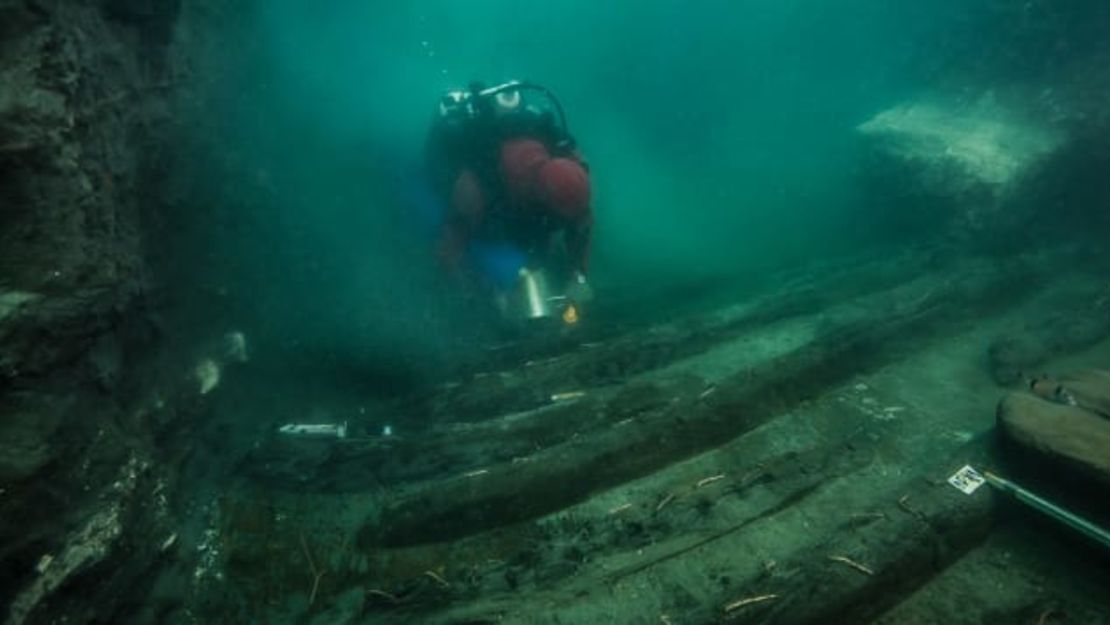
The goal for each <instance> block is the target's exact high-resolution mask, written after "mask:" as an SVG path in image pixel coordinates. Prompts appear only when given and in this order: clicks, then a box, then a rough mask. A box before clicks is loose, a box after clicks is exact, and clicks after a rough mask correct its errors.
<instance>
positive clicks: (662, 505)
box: [655, 493, 674, 512]
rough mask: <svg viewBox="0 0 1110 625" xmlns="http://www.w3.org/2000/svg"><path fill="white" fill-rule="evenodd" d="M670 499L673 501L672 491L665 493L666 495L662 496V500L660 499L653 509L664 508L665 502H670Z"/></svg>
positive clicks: (657, 510)
mask: <svg viewBox="0 0 1110 625" xmlns="http://www.w3.org/2000/svg"><path fill="white" fill-rule="evenodd" d="M672 501H674V493H667V496H666V497H664V498H663V501H660V502H659V505H658V506H655V511H656V512H659V511H660V510H662V509H663V508H665V507H666V506H667V504H669V503H671V502H672Z"/></svg>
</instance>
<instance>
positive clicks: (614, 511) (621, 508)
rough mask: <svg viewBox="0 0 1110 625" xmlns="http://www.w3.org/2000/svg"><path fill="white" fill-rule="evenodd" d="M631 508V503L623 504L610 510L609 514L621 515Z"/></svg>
mask: <svg viewBox="0 0 1110 625" xmlns="http://www.w3.org/2000/svg"><path fill="white" fill-rule="evenodd" d="M631 507H632V504H630V503H622V504H621V505H619V506H617V507H615V508H610V509H609V514H619V513H621V512H624V511H625V510H627V509H629V508H631Z"/></svg>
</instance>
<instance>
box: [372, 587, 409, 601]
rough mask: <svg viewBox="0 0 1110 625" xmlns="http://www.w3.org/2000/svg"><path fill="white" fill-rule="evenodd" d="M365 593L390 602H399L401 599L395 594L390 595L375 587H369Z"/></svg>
mask: <svg viewBox="0 0 1110 625" xmlns="http://www.w3.org/2000/svg"><path fill="white" fill-rule="evenodd" d="M366 594H368V595H374V596H375V597H382V598H383V599H386V600H388V601H389V602H390V603H401V600H400V599H398V598H397V595H392V594H390V593H388V592H386V591H384V590H379V589H377V588H371V589H370V590H367V591H366Z"/></svg>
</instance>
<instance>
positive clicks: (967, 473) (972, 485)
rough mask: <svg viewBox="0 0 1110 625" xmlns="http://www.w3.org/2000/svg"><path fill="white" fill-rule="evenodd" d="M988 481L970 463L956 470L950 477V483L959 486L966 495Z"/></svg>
mask: <svg viewBox="0 0 1110 625" xmlns="http://www.w3.org/2000/svg"><path fill="white" fill-rule="evenodd" d="M986 481H987V480H986V478H984V477H983V476H982V475H979V472H978V471H976V470H975V469H973V468H972V467H971V465H969V464H965V465H964V468H962V469H960V470H959V471H956V472H955V473H953V474H952V477H950V478H948V483H949V484H951V485H952V486H955V487H956V488H958V489H959V490H960V492H962V493H963V494H965V495H970V494H971V493H974V492H975V491H976V490H978V488H979V487H980V486H982V485H983V483H984V482H986Z"/></svg>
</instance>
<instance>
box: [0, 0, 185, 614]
mask: <svg viewBox="0 0 1110 625" xmlns="http://www.w3.org/2000/svg"><path fill="white" fill-rule="evenodd" d="M176 5H177V2H176V0H146V1H127V2H123V1H112V2H98V1H92V0H84V1H82V0H45V1H39V0H0V414H2V415H3V418H2V419H0V493H3V498H2V499H0V517H3V518H4V519H7V520H8V521H9V522H8V523H5V524H3V527H2V528H0V571H2V572H0V605H2V606H3V608H2V609H3V613H4V614H6V616H5V617H2V618H5V619H6V622H12V623H21V622H25V621H26V622H56V619H57V618H58V615H61V614H77V613H79V611H74V610H71V609H70V608H73V606H74V605H95V604H96V603H100V604H101V605H103V606H104V608H105V611H104V612H103V614H106V615H110V614H111V613H112V610H113V607H114V605H116V604H118V603H120V602H121V601H124V600H125V598H126V596H127V595H126V593H125V592H122V588H124V587H127V586H130V585H132V584H134V583H135V582H136V580H137V579H139V575H140V574H141V570H139V569H135V570H132V569H129V568H127V567H123V566H117V565H118V564H119V562H120V561H121V560H122V559H134V560H135V562H136V563H137V564H141V562H142V561H143V559H144V558H146V557H148V554H149V552H150V550H152V549H154V548H155V547H156V545H154V546H150V545H143V546H141V547H139V548H137V549H136V548H132V549H131V550H130V552H129V555H127V556H126V558H125V556H124V554H123V551H122V550H121V547H122V546H123V545H124V544H125V543H126V541H127V540H132V539H134V538H136V537H138V536H141V535H143V532H140V531H136V530H135V529H133V528H132V527H130V526H131V525H134V524H137V523H139V522H140V520H142V522H143V523H146V524H147V525H150V519H151V514H150V510H151V509H152V508H151V506H150V496H149V491H150V489H151V488H152V487H153V484H155V483H156V482H160V480H161V476H159V475H156V474H155V473H152V472H150V471H147V470H146V467H147V466H149V464H150V462H149V460H148V458H149V456H150V454H151V450H150V448H149V447H148V445H147V443H146V441H147V432H146V430H147V429H149V428H147V427H146V426H145V425H142V424H139V423H137V422H136V421H135V420H134V419H132V418H127V417H125V416H124V412H125V406H127V405H128V403H129V402H130V401H131V400H132V399H133V398H132V397H131V396H130V394H129V393H128V392H126V390H125V388H124V386H123V385H124V383H125V381H124V378H125V377H127V371H128V369H129V368H133V367H132V365H133V364H134V363H133V362H132V361H131V357H132V356H133V355H134V354H135V353H136V350H137V349H138V348H139V347H140V346H141V345H144V344H145V343H146V339H145V338H141V337H140V336H139V334H138V333H134V332H132V331H131V330H129V329H128V328H134V327H142V326H143V323H142V321H141V320H142V318H143V315H142V314H140V312H139V310H138V306H139V299H140V298H139V297H138V295H139V294H141V293H142V292H143V290H144V282H145V275H146V268H145V266H146V261H145V258H144V252H143V248H144V241H143V237H142V226H143V224H142V222H143V218H145V217H148V216H151V213H150V212H148V211H151V210H153V209H152V208H151V207H152V206H153V203H152V202H151V201H150V199H151V197H152V192H151V186H150V184H149V181H150V180H151V179H152V175H153V174H155V173H156V172H155V169H156V168H157V167H158V163H159V161H160V158H159V154H160V148H159V146H164V145H165V144H166V141H165V136H164V135H165V133H164V132H163V131H164V130H165V129H166V124H165V121H166V120H167V119H168V117H167V113H168V108H167V106H166V102H167V99H166V97H164V96H167V95H168V91H169V89H170V88H171V87H172V86H173V85H174V84H176V82H177V78H176V77H175V76H174V75H173V73H172V72H171V71H170V69H169V67H170V64H168V63H167V55H166V50H167V44H168V33H169V27H170V26H171V25H172V24H173V23H174V21H175V20H176V13H177V6H176ZM125 320H127V321H126V322H125ZM129 459H130V460H129ZM121 465H122V466H124V467H130V468H129V469H125V470H124V471H123V472H122V473H121ZM136 467H143V469H142V470H140V469H138V468H136ZM163 487H164V484H163ZM159 514H161V513H159ZM17 519H18V522H12V521H14V520H17ZM89 575H94V576H97V578H98V581H99V582H102V588H103V590H100V591H96V592H84V594H85V595H86V596H84V597H80V596H77V595H74V594H67V593H71V591H72V590H73V588H72V584H71V583H70V581H71V579H73V578H76V577H79V576H89ZM109 588H114V590H112V591H111V592H112V593H116V594H118V597H119V598H117V599H112V598H111V597H110V596H109V595H108V594H107V593H108V592H109V590H108V589H109ZM77 594H78V595H79V594H81V593H77ZM44 606H46V607H44ZM47 613H49V614H50V615H52V616H48V615H47ZM75 620H80V619H79V618H78V619H75Z"/></svg>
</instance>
